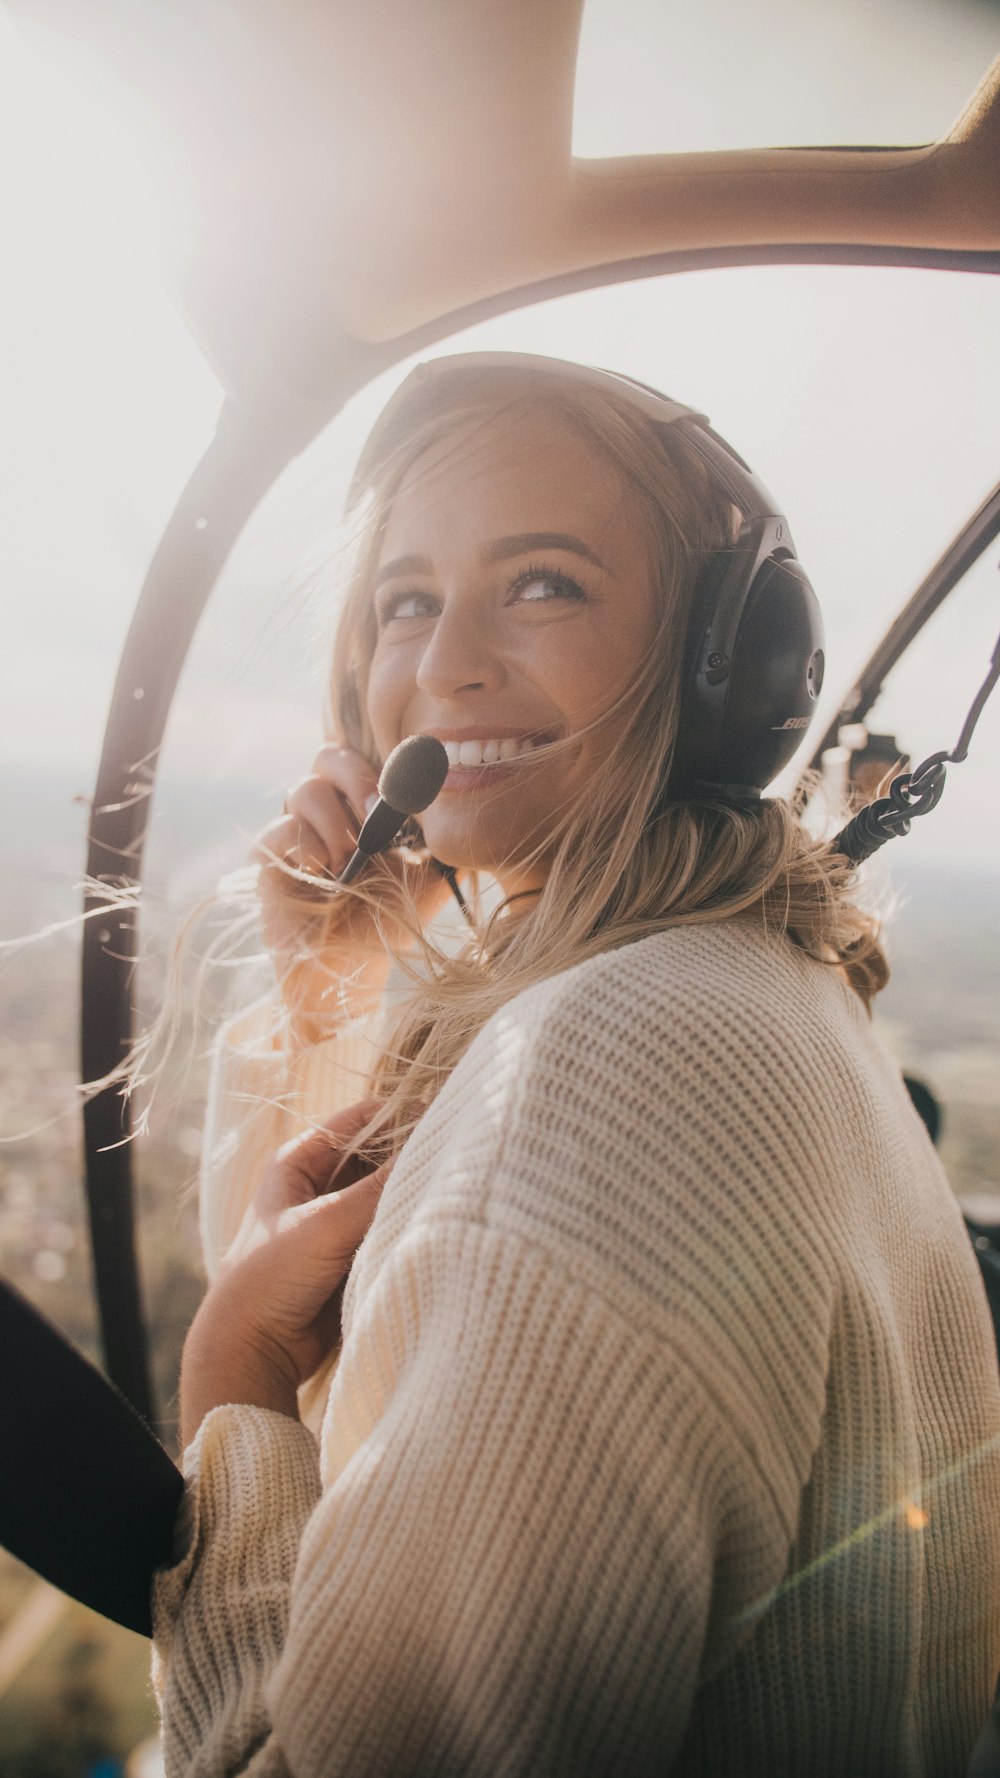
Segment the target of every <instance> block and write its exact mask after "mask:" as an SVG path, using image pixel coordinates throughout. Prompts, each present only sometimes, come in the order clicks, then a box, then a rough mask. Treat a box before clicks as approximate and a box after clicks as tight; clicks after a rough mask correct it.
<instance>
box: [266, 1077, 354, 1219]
mask: <svg viewBox="0 0 1000 1778" xmlns="http://www.w3.org/2000/svg"><path fill="white" fill-rule="evenodd" d="M378 1109H379V1101H378V1100H377V1099H362V1100H359V1101H358V1103H357V1104H356V1105H349V1106H347V1107H346V1108H345V1109H344V1110H343V1111H338V1112H337V1114H336V1116H335V1117H331V1118H329V1119H328V1120H327V1121H326V1123H324V1124H323V1126H322V1127H321V1128H320V1129H319V1130H310V1131H307V1133H306V1134H305V1135H304V1136H296V1137H295V1138H293V1140H292V1141H291V1142H286V1143H285V1146H284V1147H283V1148H281V1149H279V1150H278V1153H277V1155H276V1156H275V1159H274V1161H273V1162H272V1164H271V1168H270V1169H269V1172H268V1174H267V1176H266V1181H265V1184H266V1186H267V1187H268V1189H269V1196H270V1201H271V1204H272V1205H273V1207H275V1208H279V1207H282V1206H284V1205H287V1204H302V1203H305V1202H307V1201H308V1200H309V1199H311V1198H317V1197H321V1196H323V1195H325V1194H326V1193H329V1192H337V1191H341V1190H342V1189H343V1188H344V1187H345V1186H347V1185H349V1184H352V1183H353V1182H354V1181H355V1180H356V1179H357V1178H358V1177H359V1176H360V1175H364V1174H366V1173H368V1172H369V1170H370V1163H367V1162H366V1161H365V1159H364V1156H363V1155H351V1156H350V1158H349V1159H347V1160H346V1161H345V1150H346V1149H348V1148H350V1146H351V1144H352V1143H353V1142H354V1141H355V1139H356V1138H357V1137H358V1136H359V1135H360V1134H361V1131H362V1130H363V1129H364V1128H365V1125H366V1124H368V1123H370V1122H371V1120H372V1118H373V1117H374V1116H375V1113H376V1112H377V1111H378ZM261 1189H262V1191H263V1190H264V1186H262V1188H261Z"/></svg>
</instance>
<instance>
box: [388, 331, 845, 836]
mask: <svg viewBox="0 0 1000 1778" xmlns="http://www.w3.org/2000/svg"><path fill="white" fill-rule="evenodd" d="M512 370H514V371H518V370H520V371H525V372H530V373H532V374H533V375H537V376H538V377H540V378H544V377H546V376H553V377H556V376H558V377H559V378H561V379H563V380H565V379H567V378H569V379H570V380H571V381H574V382H578V383H582V384H585V385H587V386H589V387H591V388H594V389H598V390H602V391H604V392H605V393H607V394H612V395H615V396H617V397H618V398H619V400H624V401H626V402H627V403H628V404H629V406H630V407H632V408H633V409H635V410H636V411H637V412H639V413H641V414H644V415H645V417H646V418H647V419H648V420H650V421H651V422H652V424H653V426H654V427H655V428H656V429H657V431H659V430H660V429H661V428H663V429H666V428H667V427H677V428H678V429H680V430H681V431H682V432H683V434H684V437H685V439H686V441H687V443H688V444H689V445H690V447H691V449H692V451H693V452H694V453H695V454H696V455H697V456H698V458H699V459H700V460H701V462H702V463H703V464H704V466H705V468H706V469H707V471H708V473H709V475H710V476H711V478H712V480H713V481H714V483H715V484H716V486H717V487H718V488H719V489H720V490H721V491H722V493H723V494H725V496H726V497H727V498H728V499H729V500H730V501H731V503H732V505H733V506H734V507H735V508H736V509H737V511H738V513H739V515H740V526H739V532H738V535H737V537H736V541H735V543H733V545H732V546H731V547H730V548H728V549H720V550H715V551H713V552H712V554H711V555H710V556H709V558H708V560H707V561H706V563H705V565H704V567H703V569H702V571H701V574H700V575H699V579H698V583H697V586H696V588H695V592H694V600H693V604H692V608H691V616H690V620H689V623H688V630H687V636H686V639H685V644H684V654H683V665H682V684H681V705H680V710H681V714H680V724H679V730H678V736H677V744H676V748H675V753H674V761H673V765H672V768H671V773H670V779H669V783H668V784H667V786H666V790H665V798H666V799H667V800H674V799H680V798H683V797H687V798H699V797H706V798H709V797H710V798H719V799H722V800H725V801H727V802H735V803H747V802H757V801H759V799H760V795H761V792H762V791H763V790H764V789H766V787H767V785H768V784H770V783H771V781H772V779H773V778H776V777H777V775H778V773H779V772H780V771H781V770H782V769H783V768H784V767H785V766H786V765H787V764H788V762H789V760H790V759H791V758H792V756H793V754H794V753H795V752H796V751H797V749H798V747H799V745H800V744H801V741H802V739H803V736H804V734H805V731H806V729H808V727H809V725H810V723H811V721H812V718H813V715H814V713H815V709H816V702H817V699H818V697H819V694H820V690H821V688H822V684H823V669H824V653H823V642H824V637H823V620H822V616H821V614H820V608H819V602H818V600H817V598H816V595H815V593H814V592H813V589H812V587H811V586H810V584H809V580H808V577H807V575H806V573H805V571H804V569H803V568H802V566H801V564H800V563H799V562H798V561H797V560H796V556H795V545H794V543H793V542H792V536H791V532H790V530H789V528H788V522H787V520H786V519H785V517H784V515H783V513H782V512H781V510H780V508H779V507H778V505H777V503H776V501H775V500H774V497H773V496H772V495H771V494H770V493H769V492H768V490H767V488H766V487H765V486H764V483H763V482H762V481H761V480H760V478H759V477H758V476H756V475H755V474H754V473H753V471H752V470H751V469H750V468H749V466H748V465H747V464H746V463H745V462H744V461H743V458H742V457H740V456H738V454H737V453H736V451H734V450H733V448H732V446H731V445H729V444H727V443H726V441H725V439H724V438H720V437H719V435H718V433H716V432H713V431H712V429H711V427H710V426H709V424H708V420H707V417H706V416H705V415H704V414H701V413H698V412H696V410H695V409H693V408H689V407H685V406H684V405H683V404H682V403H681V402H679V401H673V400H672V399H671V398H670V396H668V395H662V394H660V392H659V391H658V390H656V389H652V388H650V387H649V386H648V385H647V384H645V383H639V382H635V381H634V380H633V379H632V378H631V377H626V376H621V375H619V374H618V373H617V372H616V371H609V370H599V369H596V368H593V367H591V366H589V365H582V364H573V363H570V362H568V361H566V360H563V359H561V358H544V357H539V356H536V355H535V354H532V353H527V352H463V353H455V354H453V355H451V356H449V357H446V358H434V359H428V360H426V361H425V362H424V363H422V364H418V365H417V366H416V368H415V369H414V370H412V371H411V372H410V374H409V376H408V377H406V378H405V380H404V381H403V382H402V383H401V384H400V386H399V388H398V389H397V390H396V393H395V394H394V395H393V396H392V397H391V399H390V401H389V402H388V404H387V406H386V407H385V408H384V409H383V411H382V413H381V415H380V416H379V418H378V420H377V421H376V423H375V426H374V428H373V430H372V432H371V433H370V434H369V437H368V439H367V441H366V443H365V445H364V446H363V448H362V451H361V455H360V457H359V460H358V467H357V470H356V472H355V486H356V487H357V486H359V485H364V484H365V482H366V481H367V479H368V476H369V474H370V472H371V470H372V468H373V467H374V465H375V463H376V462H378V461H379V460H381V458H382V457H383V456H384V455H386V454H388V453H389V452H390V451H391V450H392V448H393V445H394V443H395V442H396V438H397V435H399V436H403V435H405V433H404V427H405V424H406V421H407V420H408V418H409V416H410V413H411V410H412V409H413V408H415V407H419V406H420V405H422V404H423V403H424V402H425V401H426V400H427V397H428V396H429V395H430V394H431V392H432V390H433V392H434V393H435V394H436V393H438V392H440V393H441V394H442V395H443V394H444V393H445V392H446V389H447V385H448V383H449V382H452V383H457V382H458V380H459V379H461V378H462V377H464V376H465V375H467V374H468V373H470V372H471V373H475V374H477V375H478V374H479V373H481V372H484V371H486V372H489V371H496V372H498V373H504V372H509V371H512Z"/></svg>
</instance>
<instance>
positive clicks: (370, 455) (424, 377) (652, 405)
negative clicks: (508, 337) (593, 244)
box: [354, 352, 794, 553]
mask: <svg viewBox="0 0 1000 1778" xmlns="http://www.w3.org/2000/svg"><path fill="white" fill-rule="evenodd" d="M511 370H514V371H517V370H521V371H528V372H530V373H531V374H532V375H537V376H554V377H560V378H562V379H563V380H564V381H567V380H568V381H570V382H574V383H582V384H584V385H585V386H587V387H589V388H592V389H597V390H599V391H601V392H602V393H604V394H613V395H617V396H618V397H619V399H621V400H623V401H626V402H628V404H629V406H630V407H632V408H634V409H635V410H636V411H637V412H638V413H641V414H644V415H645V417H646V419H647V420H650V421H652V423H653V424H654V425H655V426H676V425H678V424H681V423H684V422H687V424H686V426H685V436H686V437H687V438H688V440H689V442H690V444H691V446H692V448H693V449H694V451H695V452H696V454H697V455H698V456H699V457H701V459H702V461H703V462H704V463H705V464H706V466H707V467H708V468H709V469H710V470H711V471H712V474H713V476H714V478H715V480H716V482H717V483H718V484H719V485H720V486H721V488H722V489H723V491H724V493H726V494H727V495H728V496H729V498H730V500H731V501H732V503H733V505H734V506H735V507H736V508H737V510H738V511H739V513H740V514H741V516H742V517H743V518H744V519H761V518H780V519H782V522H783V524H785V533H786V538H787V522H786V521H784V519H783V515H782V513H781V508H780V507H779V506H778V505H777V503H776V501H775V499H774V496H773V495H772V494H771V493H769V491H768V489H767V488H766V487H765V485H764V483H763V482H762V481H761V479H760V477H759V476H758V475H755V474H754V472H753V470H752V469H751V468H750V466H749V464H748V463H745V462H744V460H743V458H742V457H741V456H740V455H739V454H738V452H736V451H734V450H733V447H732V445H731V444H729V443H727V441H726V440H725V439H724V438H721V437H720V436H719V434H718V433H717V432H713V431H712V428H711V427H710V425H709V423H708V416H707V414H703V413H700V412H699V410H698V409H697V408H693V407H685V405H684V403H683V402H681V401H675V400H674V399H673V397H672V396H669V395H663V394H661V393H660V391H659V390H658V389H653V388H652V387H651V386H650V385H649V384H648V383H640V382H637V381H636V379H635V378H634V377H626V376H623V375H622V374H621V373H620V372H619V371H613V370H602V369H599V368H598V367H597V366H595V365H590V364H576V363H574V362H573V361H572V360H570V359H566V358H547V357H544V356H543V355H542V354H540V353H535V352H452V353H450V354H448V355H447V356H445V357H442V358H427V359H424V361H423V362H422V363H421V364H417V365H415V366H414V368H413V369H412V370H411V371H410V373H409V375H408V376H406V377H404V379H403V381H402V382H401V383H400V385H399V388H398V389H396V390H395V392H394V393H393V394H392V395H391V396H390V397H389V400H388V402H387V403H386V405H385V407H384V408H383V409H382V412H381V413H380V415H379V417H378V419H377V420H376V421H375V424H374V426H373V427H372V430H371V432H370V433H369V435H368V437H367V439H366V440H365V443H364V445H363V446H362V448H361V454H360V457H359V458H358V464H357V469H356V471H355V478H354V484H355V486H358V485H362V484H363V483H364V481H365V480H366V479H367V477H368V475H369V473H370V472H371V469H372V467H373V465H374V463H375V462H377V461H378V459H379V457H381V456H382V455H383V454H384V453H385V451H386V450H387V448H388V446H389V444H390V443H391V440H392V434H393V430H394V428H395V426H396V425H398V423H399V421H400V419H401V418H402V416H403V414H404V413H405V412H406V411H407V409H408V408H409V407H410V405H411V403H412V402H414V401H418V400H419V398H420V396H421V395H422V394H424V393H425V392H426V391H427V390H428V388H429V387H430V386H431V385H432V384H435V383H441V382H442V381H443V380H444V379H445V378H449V379H455V378H461V377H462V376H465V375H467V374H469V373H472V374H475V373H476V372H478V371H496V372H498V373H501V374H502V373H503V372H506V371H511ZM788 548H789V551H790V553H794V552H793V551H792V546H791V544H790V543H789V544H788Z"/></svg>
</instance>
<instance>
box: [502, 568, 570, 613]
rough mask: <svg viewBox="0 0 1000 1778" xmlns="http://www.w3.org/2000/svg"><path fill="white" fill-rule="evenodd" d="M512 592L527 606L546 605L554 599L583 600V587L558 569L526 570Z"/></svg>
mask: <svg viewBox="0 0 1000 1778" xmlns="http://www.w3.org/2000/svg"><path fill="white" fill-rule="evenodd" d="M511 591H512V592H513V593H514V595H515V597H516V598H517V599H518V600H519V601H520V602H521V603H522V604H525V605H545V604H548V603H549V602H550V601H551V600H553V599H583V598H585V597H586V594H585V593H584V590H583V588H582V586H580V585H579V583H578V582H577V581H575V580H571V579H570V576H569V575H568V574H562V573H561V572H560V571H559V569H557V568H526V569H525V570H524V572H523V574H519V575H518V577H517V579H516V580H515V582H514V584H513V586H512V588H511Z"/></svg>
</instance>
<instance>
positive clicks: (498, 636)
mask: <svg viewBox="0 0 1000 1778" xmlns="http://www.w3.org/2000/svg"><path fill="white" fill-rule="evenodd" d="M497 433H498V434H499V436H497V435H494V436H493V437H490V436H489V435H487V437H486V438H485V440H484V438H483V434H482V430H481V429H477V430H476V432H475V435H474V436H473V435H471V434H470V436H469V439H468V448H467V449H464V450H463V447H462V439H461V436H459V437H458V438H457V439H453V440H451V441H450V442H449V444H448V445H447V447H445V446H440V447H434V448H432V449H431V450H429V451H427V452H426V453H425V454H424V455H423V456H422V457H421V458H420V459H418V461H417V462H416V463H415V464H414V465H413V467H412V468H411V470H410V471H409V473H408V474H407V476H406V477H405V478H404V480H403V482H402V484H401V486H400V489H399V492H398V493H397V495H396V497H395V499H394V501H393V503H392V508H391V512H390V515H389V521H388V526H387V530H386V534H385V538H384V542H383V546H382V549H381V552H380V556H379V562H378V566H377V569H376V572H375V576H374V582H373V586H374V593H373V596H374V600H375V609H376V617H377V642H376V646H375V653H374V656H373V659H372V664H371V670H370V675H369V682H368V716H369V720H370V723H371V726H372V730H373V733H374V736H375V740H376V744H377V746H378V749H379V753H380V754H381V756H382V758H383V759H384V758H385V756H386V755H387V754H388V753H389V752H391V750H392V748H393V747H395V746H396V744H397V743H398V742H399V741H402V740H404V739H405V737H406V736H407V735H417V734H420V735H424V734H428V735H436V736H438V738H439V739H440V740H441V741H443V742H444V743H445V745H446V747H447V748H448V752H449V755H450V756H451V759H452V765H451V769H450V770H449V772H448V777H447V779H446V781H445V785H444V788H443V790H442V791H441V793H440V795H439V796H438V798H437V800H436V802H434V803H433V804H432V805H431V807H430V808H429V809H427V810H426V811H425V812H424V814H423V815H422V816H421V818H420V819H421V825H422V827H423V831H424V835H425V838H426V840H427V844H428V846H429V847H430V849H431V851H432V853H433V854H434V856H435V857H436V858H439V859H441V861H442V862H443V863H445V864H452V865H457V866H477V867H479V868H480V869H483V870H488V871H491V872H492V873H493V874H494V875H496V876H497V877H498V878H499V879H500V881H501V883H502V884H503V886H504V888H505V889H506V890H507V892H508V893H512V892H514V891H515V890H517V889H525V888H532V887H538V886H539V885H540V883H541V882H542V881H543V880H544V876H545V873H546V869H547V863H546V861H545V859H544V857H543V859H542V861H541V862H538V861H536V862H535V863H534V864H533V865H532V866H531V867H530V868H525V865H524V862H523V861H524V860H525V859H526V858H527V856H528V854H529V853H531V852H532V851H533V850H534V849H535V848H536V847H537V846H538V845H539V843H540V842H544V841H545V839H546V837H547V835H548V834H549V833H550V832H551V831H552V827H553V823H554V821H555V819H556V818H557V817H558V815H559V813H560V811H561V810H562V809H563V807H564V806H565V804H566V802H567V800H568V798H569V796H570V795H571V793H573V792H575V791H576V790H578V789H579V788H580V787H581V786H582V785H583V784H584V783H585V782H586V780H587V779H588V777H589V776H590V775H592V774H593V773H594V772H595V771H597V770H599V768H600V765H601V759H602V755H603V753H604V752H605V750H606V747H607V741H608V736H607V732H606V731H605V732H604V733H603V734H600V735H595V734H589V733H587V732H586V731H587V729H588V726H589V725H590V724H592V723H593V722H594V720H595V718H597V717H599V716H600V715H601V714H602V713H603V712H604V711H606V710H607V709H608V708H609V706H610V705H611V704H612V703H613V702H614V701H615V699H616V697H617V696H618V694H619V693H620V692H621V691H622V690H623V688H624V687H625V686H627V685H628V683H629V681H630V680H631V679H632V678H633V676H634V675H635V673H636V671H637V669H638V668H639V666H640V663H641V661H642V660H643V657H644V654H645V651H646V649H647V647H648V645H649V643H650V640H651V637H652V633H653V628H654V612H653V593H652V586H651V571H650V564H649V551H648V548H647V544H646V535H647V529H646V527H644V525H643V523H642V515H641V511H640V508H639V503H638V500H637V498H636V496H635V495H634V494H632V493H631V492H630V491H629V490H627V489H626V488H625V487H624V485H623V483H622V481H621V480H620V478H619V477H618V475H617V474H616V472H615V471H614V469H613V468H612V467H611V465H610V464H609V463H608V462H607V460H606V459H605V458H604V457H603V456H601V455H600V454H598V453H597V452H596V451H594V450H592V449H591V448H590V447H589V446H588V445H587V444H586V443H585V442H584V441H583V440H582V439H581V438H579V437H577V435H576V434H575V433H574V432H572V431H570V430H569V429H568V428H566V427H565V426H563V425H562V424H560V423H559V422H558V421H557V420H555V419H553V418H551V417H549V416H547V415H545V414H542V413H535V414H529V415H528V416H526V417H525V418H524V419H523V420H522V421H521V422H519V423H518V425H517V426H516V428H514V429H511V427H510V425H509V424H508V423H507V422H506V421H505V422H504V424H503V425H502V426H501V427H499V428H498V429H497ZM557 740H558V741H562V742H569V743H570V745H569V747H565V746H564V747H560V748H558V749H553V747H552V743H553V742H555V741H557Z"/></svg>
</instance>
